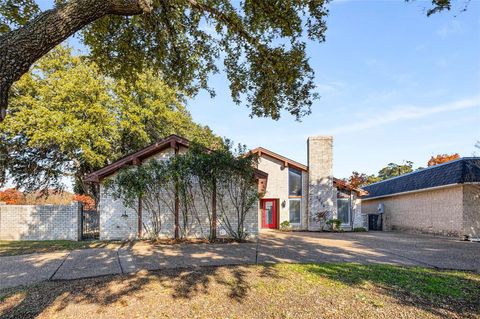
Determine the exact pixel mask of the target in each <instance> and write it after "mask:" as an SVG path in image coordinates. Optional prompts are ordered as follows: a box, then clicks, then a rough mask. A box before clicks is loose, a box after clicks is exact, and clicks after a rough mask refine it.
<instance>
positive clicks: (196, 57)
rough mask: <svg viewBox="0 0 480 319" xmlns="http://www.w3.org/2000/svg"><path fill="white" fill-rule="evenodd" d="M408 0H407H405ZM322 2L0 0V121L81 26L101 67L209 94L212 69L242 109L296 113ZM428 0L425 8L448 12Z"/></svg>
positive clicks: (307, 100) (445, 0) (309, 84)
mask: <svg viewBox="0 0 480 319" xmlns="http://www.w3.org/2000/svg"><path fill="white" fill-rule="evenodd" d="M406 1H409V0H406ZM328 2H329V0H280V1H278V0H275V1H274V0H262V1H255V0H245V1H241V2H235V1H231V0H102V1H98V0H55V7H54V8H53V9H51V10H46V11H43V12H41V10H40V8H39V6H38V4H37V3H36V1H35V0H1V1H0V31H1V32H2V33H3V34H2V35H1V37H0V57H1V58H0V120H3V118H4V117H5V116H6V109H7V105H8V94H9V90H10V87H11V85H12V84H13V83H14V82H15V81H17V80H19V79H20V77H21V76H22V75H23V74H25V73H26V72H28V70H29V68H30V67H31V65H32V64H33V63H35V61H37V60H38V59H39V58H41V57H42V56H43V55H45V54H46V53H47V52H49V51H50V50H52V49H53V48H54V47H55V46H56V45H58V44H60V43H61V42H62V41H63V40H65V39H67V38H68V37H70V36H72V35H73V34H75V33H76V32H77V31H80V30H81V32H82V36H83V42H84V43H85V44H86V45H87V46H88V48H89V49H90V53H91V57H92V59H94V61H96V62H97V64H98V66H99V67H100V68H101V69H102V71H104V72H108V74H110V75H114V76H116V77H121V78H127V79H128V78H130V77H132V76H135V74H137V73H138V72H140V71H143V70H145V69H150V70H152V71H153V72H154V73H155V74H156V75H158V76H159V78H160V79H162V80H163V81H164V82H165V83H167V84H168V85H170V86H172V87H173V88H175V89H178V90H180V91H182V92H184V93H186V94H190V95H191V94H195V93H196V92H198V90H200V89H206V90H209V91H211V92H212V94H213V91H212V89H211V88H209V86H208V78H209V76H210V75H211V74H212V73H216V72H218V71H219V69H218V65H219V64H218V63H217V62H218V61H223V68H224V70H225V72H226V74H227V77H228V80H229V81H230V91H231V95H232V98H233V100H234V101H235V102H237V103H240V101H245V102H246V103H247V105H248V106H249V107H250V108H251V114H252V116H265V117H271V118H273V119H278V118H279V117H280V114H281V111H282V110H285V111H287V112H289V113H290V114H292V115H293V116H295V117H296V118H300V117H301V116H303V115H305V114H308V113H309V112H310V106H311V104H312V101H313V100H314V99H315V98H316V97H317V95H316V92H315V86H314V83H313V77H314V72H313V69H312V67H311V65H310V64H309V61H308V56H307V54H306V41H307V39H308V40H313V41H324V39H325V32H326V28H327V27H326V22H325V18H326V16H327V14H328V10H327V7H326V5H327V3H328ZM452 2H453V1H451V0H431V8H429V9H428V10H427V15H430V14H433V13H436V12H439V11H442V10H450V9H451V6H452Z"/></svg>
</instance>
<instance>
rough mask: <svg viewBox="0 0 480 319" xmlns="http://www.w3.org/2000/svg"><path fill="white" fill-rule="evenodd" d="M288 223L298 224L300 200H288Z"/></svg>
mask: <svg viewBox="0 0 480 319" xmlns="http://www.w3.org/2000/svg"><path fill="white" fill-rule="evenodd" d="M290 223H294V224H300V200H299V199H291V200H290Z"/></svg>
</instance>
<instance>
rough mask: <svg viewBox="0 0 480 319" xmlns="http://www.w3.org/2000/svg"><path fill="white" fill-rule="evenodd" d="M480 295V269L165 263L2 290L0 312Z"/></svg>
mask: <svg viewBox="0 0 480 319" xmlns="http://www.w3.org/2000/svg"><path fill="white" fill-rule="evenodd" d="M479 300H480V274H478V273H470V272H461V271H439V270H435V269H429V268H421V267H399V266H385V265H359V264H353V263H344V264H274V265H257V266H255V265H248V266H228V267H200V268H195V269H164V270H159V271H151V272H144V273H143V274H129V275H115V276H105V277H98V278H89V279H80V280H72V281H58V282H55V281H51V282H44V283H38V284H35V285H31V286H27V287H17V288H9V289H3V290H2V289H0V317H1V318H3V317H5V318H20V317H21V318H36V317H37V316H39V318H51V317H62V318H63V317H65V318H75V317H82V316H83V317H88V316H89V315H91V314H92V313H102V314H103V315H104V316H105V317H115V318H130V317H131V316H132V315H135V316H138V317H142V318H143V317H149V316H151V314H164V315H165V317H182V318H191V317H197V318H217V317H223V316H224V315H225V314H226V312H225V311H228V313H229V317H231V318H258V317H261V318H319V317H322V318H350V317H357V318H389V317H392V318H393V317H399V316H400V317H402V318H446V317H449V318H450V317H452V318H477V317H478V316H477V314H479V313H480V304H479V302H480V301H479ZM160 301H161V302H160ZM2 304H3V305H2ZM205 305H208V307H206V306H205ZM206 311H207V312H206Z"/></svg>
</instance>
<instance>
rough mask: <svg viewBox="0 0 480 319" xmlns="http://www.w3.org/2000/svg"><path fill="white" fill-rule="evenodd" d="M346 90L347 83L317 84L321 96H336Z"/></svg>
mask: <svg viewBox="0 0 480 319" xmlns="http://www.w3.org/2000/svg"><path fill="white" fill-rule="evenodd" d="M344 88H345V83H343V82H340V81H333V82H326V83H317V89H318V91H319V92H320V95H323V94H328V95H331V94H334V93H339V92H340V91H342V90H343V89H344Z"/></svg>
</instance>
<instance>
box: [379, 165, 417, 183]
mask: <svg viewBox="0 0 480 319" xmlns="http://www.w3.org/2000/svg"><path fill="white" fill-rule="evenodd" d="M411 172H413V162H411V161H404V163H403V164H395V163H389V164H388V165H387V166H386V167H384V168H382V169H381V170H380V171H379V172H378V178H379V179H380V180H381V181H383V180H385V179H388V178H392V177H396V176H400V175H403V174H407V173H411Z"/></svg>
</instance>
